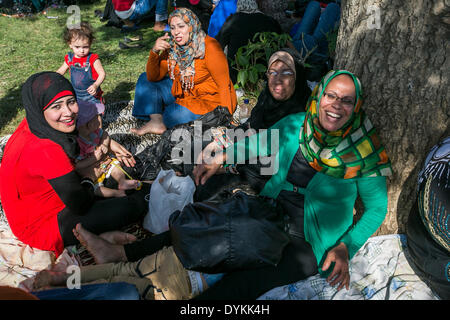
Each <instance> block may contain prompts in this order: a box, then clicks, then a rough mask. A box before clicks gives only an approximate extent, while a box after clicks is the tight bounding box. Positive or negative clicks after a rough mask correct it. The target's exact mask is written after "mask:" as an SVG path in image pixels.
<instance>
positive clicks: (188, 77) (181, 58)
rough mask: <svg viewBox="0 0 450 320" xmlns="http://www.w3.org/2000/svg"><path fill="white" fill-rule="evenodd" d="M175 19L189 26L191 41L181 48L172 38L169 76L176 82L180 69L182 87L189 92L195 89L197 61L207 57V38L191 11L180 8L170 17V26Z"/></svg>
mask: <svg viewBox="0 0 450 320" xmlns="http://www.w3.org/2000/svg"><path fill="white" fill-rule="evenodd" d="M173 17H178V18H180V19H181V20H183V21H184V22H185V23H186V24H187V25H188V26H189V39H188V41H187V43H186V44H185V45H183V46H179V45H178V44H177V43H176V42H175V41H174V40H173V39H172V38H171V39H170V41H169V43H170V45H171V47H170V52H169V63H168V68H169V76H170V79H172V80H175V74H174V70H175V66H176V65H177V64H178V67H179V69H180V78H181V86H182V88H183V90H185V91H188V90H191V89H192V88H193V87H194V76H195V60H194V59H203V58H204V57H205V37H206V34H205V32H204V31H203V30H202V26H201V23H200V21H199V20H198V18H197V16H196V15H195V14H194V13H193V12H192V11H191V10H189V9H186V8H179V9H177V10H175V11H173V12H172V13H171V14H170V16H169V21H168V22H169V24H170V21H171V20H172V18H173Z"/></svg>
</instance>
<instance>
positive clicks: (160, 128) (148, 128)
mask: <svg viewBox="0 0 450 320" xmlns="http://www.w3.org/2000/svg"><path fill="white" fill-rule="evenodd" d="M166 130H167V128H166V126H165V125H164V123H155V122H152V121H149V122H147V123H146V124H144V125H143V126H142V127H140V128H132V129H130V132H131V133H134V134H137V135H138V136H143V135H144V134H146V133H154V134H163V133H164V132H165V131H166Z"/></svg>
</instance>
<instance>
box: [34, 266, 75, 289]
mask: <svg viewBox="0 0 450 320" xmlns="http://www.w3.org/2000/svg"><path fill="white" fill-rule="evenodd" d="M68 277H69V274H67V273H66V272H65V271H54V270H42V271H40V272H39V273H38V274H37V275H36V278H34V283H33V290H38V289H44V288H47V287H53V286H62V285H64V284H65V283H66V282H67V278H68Z"/></svg>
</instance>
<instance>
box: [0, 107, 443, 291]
mask: <svg viewBox="0 0 450 320" xmlns="http://www.w3.org/2000/svg"><path fill="white" fill-rule="evenodd" d="M132 107H133V103H132V102H119V103H115V104H112V105H108V106H107V107H106V112H105V115H104V128H105V130H106V131H107V132H108V133H109V134H110V135H111V137H112V138H113V139H115V140H116V141H118V142H119V143H121V144H123V145H124V146H125V147H126V148H128V150H130V152H132V153H133V154H139V153H140V152H142V151H143V150H144V149H145V148H146V147H147V146H149V145H152V144H153V143H155V142H156V141H158V139H159V136H156V135H145V136H144V137H138V136H135V135H130V134H127V133H128V131H129V129H130V128H132V127H135V126H140V125H142V124H143V122H142V121H141V120H137V119H135V118H134V117H132V116H131V110H132ZM8 138H9V136H5V137H0V161H1V157H2V152H3V147H4V145H5V144H6V141H7V140H8ZM0 165H1V163H0ZM130 228H131V229H133V228H134V230H131V232H132V233H133V234H135V235H137V236H138V238H143V237H146V236H148V234H143V233H142V230H143V229H139V228H136V226H131V227H130ZM125 231H128V232H130V229H129V230H125ZM406 241H407V239H406V237H405V235H398V234H397V235H387V236H379V237H372V238H370V239H369V240H368V241H367V242H366V243H365V245H364V246H363V247H362V248H361V249H360V250H359V251H358V252H357V254H356V255H355V256H354V257H353V259H352V260H351V261H350V276H351V283H350V290H348V291H347V290H345V289H342V290H341V291H339V292H337V291H336V289H334V288H332V287H330V286H329V285H328V283H327V282H326V279H323V278H320V277H319V276H318V275H317V276H312V277H310V278H308V279H306V280H303V281H299V282H296V283H293V284H290V285H286V286H282V287H278V288H275V289H272V290H270V291H269V292H267V293H265V294H263V295H262V296H261V297H260V298H259V299H260V300H330V299H334V300H337V299H349V300H350V299H351V300H353V299H359V300H362V299H371V300H379V299H388V300H403V299H414V300H418V299H421V300H422V299H423V300H434V299H438V297H437V296H436V295H434V294H433V293H432V291H431V289H430V288H429V287H428V286H427V285H426V284H425V283H424V282H423V281H422V280H421V279H420V278H419V277H418V276H417V275H416V274H415V273H414V271H413V270H412V269H411V267H410V265H409V263H408V260H407V255H408V250H407V247H406ZM92 263H94V262H93V259H92V257H90V255H89V254H88V252H87V251H86V250H85V249H84V248H83V247H81V246H79V245H78V246H72V247H69V248H66V249H65V250H64V252H63V254H62V255H61V256H60V257H58V259H55V256H54V254H53V253H51V252H48V251H43V250H38V249H35V248H31V247H30V246H28V245H26V244H24V243H22V242H21V241H19V240H18V239H17V238H16V237H15V236H14V235H13V234H12V232H11V230H10V228H9V225H8V221H7V219H6V217H5V215H4V213H3V209H2V208H1V202H0V285H8V286H12V287H21V288H24V289H29V288H31V287H30V285H31V283H32V282H33V278H34V277H35V275H36V274H37V273H38V272H39V271H41V270H44V269H48V268H50V267H51V266H54V265H57V266H59V268H64V266H68V265H73V264H75V265H88V264H92Z"/></svg>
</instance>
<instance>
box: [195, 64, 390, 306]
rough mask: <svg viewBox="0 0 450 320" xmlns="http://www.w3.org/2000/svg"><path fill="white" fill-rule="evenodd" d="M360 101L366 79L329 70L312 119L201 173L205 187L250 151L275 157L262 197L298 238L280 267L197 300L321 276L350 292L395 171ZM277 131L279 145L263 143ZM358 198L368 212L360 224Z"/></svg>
mask: <svg viewBox="0 0 450 320" xmlns="http://www.w3.org/2000/svg"><path fill="white" fill-rule="evenodd" d="M361 96H362V89H361V84H360V81H359V80H358V79H357V78H356V77H355V76H354V75H353V74H352V73H350V72H348V71H330V72H329V73H328V74H327V75H326V76H325V77H324V78H323V79H322V81H321V82H320V83H319V84H318V85H317V87H316V88H315V89H314V91H313V93H312V95H311V97H310V99H309V101H308V107H307V112H306V113H297V114H292V115H289V116H287V117H285V118H283V119H281V120H280V121H279V122H277V123H276V124H275V125H273V126H272V127H271V128H269V130H268V131H267V132H265V133H262V132H261V133H259V134H256V135H253V136H250V137H247V138H246V139H244V140H240V141H239V142H237V143H236V144H234V145H233V146H230V147H228V148H227V149H225V150H224V152H223V153H219V154H217V153H216V155H215V156H214V157H213V158H211V157H210V158H206V159H205V158H204V164H202V165H199V166H197V167H196V168H195V170H194V176H195V180H196V183H197V184H203V183H205V182H206V180H207V179H208V178H209V177H211V176H212V175H213V174H215V173H216V172H217V171H218V170H219V169H220V167H221V166H222V165H224V164H225V165H229V164H233V163H236V158H237V156H238V155H242V154H244V153H243V151H244V150H245V155H246V156H245V158H246V159H252V158H255V157H257V156H261V155H272V156H273V158H272V161H275V162H276V164H277V165H273V164H272V167H273V168H276V169H278V170H277V171H276V172H273V175H272V177H271V178H270V180H269V181H268V182H267V183H266V184H265V186H264V188H263V190H262V191H261V193H260V194H261V195H262V196H268V197H271V198H273V199H277V200H278V202H279V203H280V205H281V206H282V207H283V209H284V210H285V212H286V214H287V215H288V216H289V220H290V235H291V239H292V241H291V243H290V244H289V245H288V246H287V247H286V248H285V249H284V252H283V257H282V259H281V261H280V262H279V264H278V265H277V266H276V267H273V268H261V269H257V270H250V271H239V272H233V273H230V274H227V275H226V276H224V277H223V278H222V279H221V280H220V281H219V282H217V283H216V284H215V285H214V286H212V287H211V288H209V289H208V290H206V291H205V292H204V293H203V294H202V295H200V296H199V297H198V299H227V298H236V297H242V298H250V299H251V298H254V297H257V296H259V295H260V294H262V293H264V292H265V291H268V290H270V289H271V288H273V287H276V286H280V285H284V284H288V283H292V282H296V281H299V280H302V279H305V278H306V277H308V276H311V275H313V274H315V273H317V272H319V273H320V274H321V275H323V276H326V277H327V280H328V282H329V283H330V284H331V285H333V286H337V289H338V290H340V289H341V288H343V287H344V286H345V287H346V288H347V289H348V287H349V282H350V276H349V260H350V259H351V258H352V257H353V255H354V254H355V253H356V252H357V251H358V250H359V248H360V247H361V246H362V245H363V244H364V243H365V242H366V240H367V239H368V238H369V237H370V236H371V235H372V234H373V233H374V232H375V231H376V230H377V229H378V227H379V226H380V225H381V223H382V222H383V220H384V217H385V215H386V212H387V190H386V176H387V175H390V174H391V173H392V171H391V165H390V161H389V159H388V157H387V155H386V152H385V150H384V148H383V146H382V145H381V143H380V140H379V138H378V137H377V135H376V133H375V128H374V127H373V125H372V123H371V122H370V120H369V119H368V118H367V117H366V115H365V113H364V112H363V110H362V109H361V105H362V98H361ZM275 132H276V133H277V134H278V137H279V139H278V141H279V143H278V144H274V143H272V144H270V143H264V145H263V143H262V142H264V141H266V142H267V141H271V137H272V136H273V135H274V133H275ZM262 136H264V138H266V139H267V140H265V139H264V138H261V137H262ZM203 155H204V156H206V154H205V151H204V152H203ZM211 160H213V161H211ZM358 195H359V196H360V198H361V200H362V202H363V204H364V208H365V212H364V214H363V215H362V217H361V218H360V219H359V221H358V222H357V223H356V224H353V207H354V204H355V200H356V197H357V196H358ZM311 257H314V259H311ZM312 264H314V265H312Z"/></svg>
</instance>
